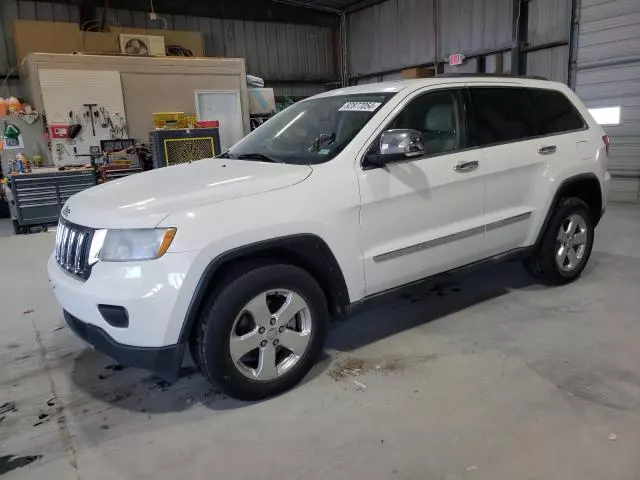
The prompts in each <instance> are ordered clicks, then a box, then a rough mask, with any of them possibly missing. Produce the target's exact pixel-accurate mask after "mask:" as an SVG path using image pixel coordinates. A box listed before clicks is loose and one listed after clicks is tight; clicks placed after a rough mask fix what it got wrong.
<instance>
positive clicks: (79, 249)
mask: <svg viewBox="0 0 640 480" xmlns="http://www.w3.org/2000/svg"><path fill="white" fill-rule="evenodd" d="M85 236H86V234H85V233H81V234H79V235H78V239H77V240H76V253H75V256H74V262H73V273H75V274H78V273H80V264H81V261H82V253H83V246H84V237H85Z"/></svg>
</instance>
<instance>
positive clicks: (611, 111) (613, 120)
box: [589, 106, 622, 125]
mask: <svg viewBox="0 0 640 480" xmlns="http://www.w3.org/2000/svg"><path fill="white" fill-rule="evenodd" d="M621 111H622V107H620V106H618V107H602V108H590V109H589V113H590V114H591V115H592V116H593V118H594V119H595V120H596V122H598V124H600V125H619V124H620V113H621Z"/></svg>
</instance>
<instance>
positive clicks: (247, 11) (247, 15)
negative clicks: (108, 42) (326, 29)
mask: <svg viewBox="0 0 640 480" xmlns="http://www.w3.org/2000/svg"><path fill="white" fill-rule="evenodd" d="M0 1H3V0H0ZM50 1H52V2H54V3H63V4H69V3H72V4H76V5H78V6H81V5H82V4H83V3H84V0H50ZM89 1H90V2H91V1H92V0H89ZM153 5H154V7H155V11H156V12H157V13H158V14H160V15H162V14H163V13H164V14H174V15H195V16H201V17H209V18H224V19H230V20H254V21H260V22H282V23H297V24H305V25H323V26H333V25H334V24H335V22H336V21H337V20H336V15H335V14H332V13H329V12H323V11H319V10H312V9H309V8H305V7H302V6H294V5H285V4H284V3H278V2H272V1H271V0H215V1H213V0H188V1H186V0H185V1H176V0H153ZM110 8H112V9H114V8H118V9H124V10H137V11H144V12H149V11H150V10H151V8H150V2H149V0H110ZM94 18H95V17H94Z"/></svg>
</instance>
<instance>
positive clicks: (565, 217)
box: [524, 197, 594, 285]
mask: <svg viewBox="0 0 640 480" xmlns="http://www.w3.org/2000/svg"><path fill="white" fill-rule="evenodd" d="M593 238H594V222H593V216H592V214H591V210H590V209H589V207H588V205H587V204H586V203H585V202H583V201H582V200H580V199H579V198H574V197H571V198H563V199H561V200H560V201H559V202H558V205H557V206H556V208H555V210H554V212H553V213H552V215H551V219H550V220H549V223H548V225H547V228H546V230H545V231H544V233H543V236H542V239H541V241H540V244H539V245H538V246H537V247H536V250H535V251H534V252H533V253H532V254H531V256H529V257H528V258H526V259H525V261H524V266H525V268H526V270H527V272H529V274H530V275H531V276H533V277H534V278H536V279H538V280H541V281H543V282H545V283H548V284H551V285H564V284H566V283H570V282H573V281H574V280H576V279H577V278H578V277H579V276H580V275H581V274H582V272H583V270H584V269H585V267H586V266H587V262H588V261H589V257H590V256H591V250H592V248H593Z"/></svg>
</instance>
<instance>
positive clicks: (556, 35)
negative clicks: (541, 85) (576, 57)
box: [527, 0, 571, 83]
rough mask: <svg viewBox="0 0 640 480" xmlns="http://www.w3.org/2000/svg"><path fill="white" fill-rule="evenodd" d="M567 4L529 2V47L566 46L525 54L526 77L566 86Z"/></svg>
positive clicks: (557, 0)
mask: <svg viewBox="0 0 640 480" xmlns="http://www.w3.org/2000/svg"><path fill="white" fill-rule="evenodd" d="M570 35H571V0H532V1H531V2H529V25H528V29H527V42H528V43H529V45H532V46H535V45H544V44H549V43H555V42H563V41H566V42H567V45H563V46H559V47H554V48H547V49H544V50H537V51H535V52H530V53H528V54H527V75H539V76H542V77H546V78H548V79H550V80H556V81H558V82H563V83H568V80H569V45H568V42H569V37H570Z"/></svg>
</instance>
